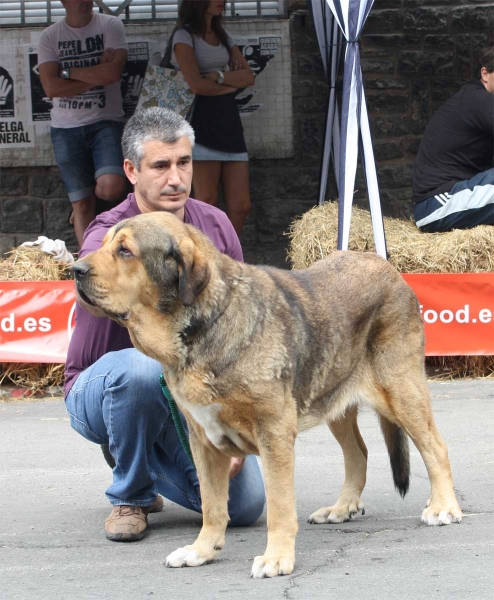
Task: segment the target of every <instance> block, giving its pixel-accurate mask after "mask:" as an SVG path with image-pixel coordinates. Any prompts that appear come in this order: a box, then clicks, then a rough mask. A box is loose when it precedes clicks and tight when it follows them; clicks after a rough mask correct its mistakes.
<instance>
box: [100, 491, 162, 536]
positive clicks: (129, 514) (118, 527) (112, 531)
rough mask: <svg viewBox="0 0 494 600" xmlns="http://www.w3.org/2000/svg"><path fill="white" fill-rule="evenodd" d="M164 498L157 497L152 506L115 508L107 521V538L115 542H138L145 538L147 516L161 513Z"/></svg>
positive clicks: (122, 506)
mask: <svg viewBox="0 0 494 600" xmlns="http://www.w3.org/2000/svg"><path fill="white" fill-rule="evenodd" d="M162 508H163V498H162V497H161V496H157V497H156V500H155V501H154V502H153V504H151V506H127V505H125V504H122V505H119V506H114V507H113V510H112V511H111V514H110V516H109V517H108V518H107V519H106V521H105V531H106V537H107V539H109V540H112V541H113V542H138V541H139V540H142V538H143V537H144V533H145V531H146V528H147V525H148V523H147V516H148V513H150V512H153V513H155V512H160V510H162Z"/></svg>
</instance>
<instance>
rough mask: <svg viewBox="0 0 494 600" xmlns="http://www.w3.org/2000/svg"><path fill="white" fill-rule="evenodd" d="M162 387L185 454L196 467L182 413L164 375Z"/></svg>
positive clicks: (161, 376) (161, 379)
mask: <svg viewBox="0 0 494 600" xmlns="http://www.w3.org/2000/svg"><path fill="white" fill-rule="evenodd" d="M160 385H161V389H162V391H163V395H164V396H165V398H166V399H167V401H168V406H169V407H170V412H171V414H172V419H173V422H174V423H175V429H176V430H177V433H178V437H179V438H180V441H181V442H182V447H183V449H184V450H185V453H186V454H187V456H188V457H189V458H190V460H191V461H192V464H193V465H194V466H195V464H194V459H193V458H192V452H191V449H190V444H189V438H188V437H187V434H186V433H185V429H184V425H183V423H182V419H181V418H180V413H179V411H178V406H177V403H176V402H175V400H174V399H173V396H172V393H171V392H170V390H169V389H168V386H167V385H166V381H165V378H164V377H163V373H162V374H161V375H160Z"/></svg>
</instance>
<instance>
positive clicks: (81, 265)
mask: <svg viewBox="0 0 494 600" xmlns="http://www.w3.org/2000/svg"><path fill="white" fill-rule="evenodd" d="M91 268H92V267H91V265H89V264H88V263H85V262H84V261H81V260H78V261H77V262H75V263H74V264H73V265H72V273H74V278H75V284H76V287H77V293H78V294H79V296H80V297H81V298H82V300H84V302H86V304H89V305H90V306H95V304H94V302H93V301H92V300H90V299H89V298H88V297H87V295H86V294H85V293H84V284H85V283H86V282H87V276H88V273H89V272H90V271H91Z"/></svg>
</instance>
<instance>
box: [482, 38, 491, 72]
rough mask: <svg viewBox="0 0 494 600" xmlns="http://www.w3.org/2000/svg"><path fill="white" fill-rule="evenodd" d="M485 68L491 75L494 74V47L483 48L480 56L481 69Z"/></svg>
mask: <svg viewBox="0 0 494 600" xmlns="http://www.w3.org/2000/svg"><path fill="white" fill-rule="evenodd" d="M482 67H485V68H486V69H487V71H488V72H489V73H494V45H493V46H486V47H485V48H482V50H481V51H480V56H479V69H481V68H482Z"/></svg>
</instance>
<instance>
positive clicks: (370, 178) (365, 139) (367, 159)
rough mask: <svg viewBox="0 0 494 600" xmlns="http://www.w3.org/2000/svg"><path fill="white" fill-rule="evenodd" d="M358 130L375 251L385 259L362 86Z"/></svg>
mask: <svg viewBox="0 0 494 600" xmlns="http://www.w3.org/2000/svg"><path fill="white" fill-rule="evenodd" d="M360 131H361V134H362V144H363V147H364V165H365V175H366V179H367V190H368V193H369V206H370V212H371V218H372V230H373V232H374V241H375V244H376V252H377V254H379V255H380V256H382V257H383V258H386V259H387V252H386V238H385V235H384V223H383V216H382V211H381V201H380V198H379V187H378V185H377V173H376V163H375V161H374V150H373V148H372V139H371V132H370V127H369V116H368V114H367V103H366V101H365V92H364V90H363V88H362V105H361V113H360Z"/></svg>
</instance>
